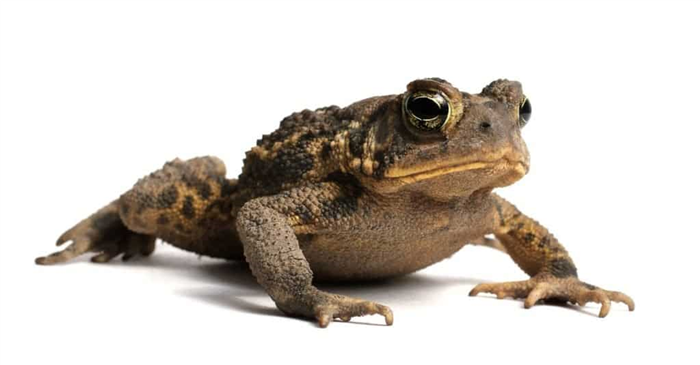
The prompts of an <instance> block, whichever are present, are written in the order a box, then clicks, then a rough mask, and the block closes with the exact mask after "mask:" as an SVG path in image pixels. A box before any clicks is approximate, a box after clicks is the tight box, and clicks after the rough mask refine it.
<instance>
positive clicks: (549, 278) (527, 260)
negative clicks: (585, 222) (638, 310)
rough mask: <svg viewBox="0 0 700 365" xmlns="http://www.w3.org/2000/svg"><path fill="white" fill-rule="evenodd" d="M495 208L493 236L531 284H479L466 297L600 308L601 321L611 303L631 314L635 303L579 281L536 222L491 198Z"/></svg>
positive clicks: (561, 251) (559, 247)
mask: <svg viewBox="0 0 700 365" xmlns="http://www.w3.org/2000/svg"><path fill="white" fill-rule="evenodd" d="M493 199H494V200H493V202H494V208H495V212H494V214H495V220H496V229H495V230H494V231H495V232H494V234H495V236H496V237H497V238H498V240H499V241H500V242H501V243H502V244H503V246H504V247H505V249H506V252H507V253H508V254H509V255H510V257H511V258H512V259H513V261H515V263H517V264H518V266H520V268H521V269H523V271H525V272H526V273H527V274H528V275H530V276H531V278H530V280H525V281H518V282H509V283H497V284H479V285H477V286H476V287H475V288H474V289H472V291H471V292H470V293H469V295H471V296H475V295H477V294H479V293H492V294H496V296H497V297H498V298H499V299H502V298H505V297H513V298H525V308H530V307H532V306H533V305H535V304H536V303H537V302H538V301H540V300H554V301H564V302H571V303H574V304H578V305H585V304H586V303H588V302H596V303H600V304H601V309H600V314H599V316H600V317H605V316H606V315H607V314H608V312H609V311H610V301H615V302H622V303H625V304H627V307H628V308H629V310H630V311H633V310H634V301H633V300H632V298H630V297H628V296H627V295H625V294H623V293H620V292H614V291H607V290H603V289H600V288H598V287H596V286H593V285H590V284H587V283H584V282H582V281H580V280H579V279H578V275H577V272H576V266H574V262H573V261H572V260H571V258H570V257H569V254H568V253H567V252H566V250H565V249H564V247H563V246H562V245H561V244H559V242H558V241H557V239H556V238H554V236H553V235H552V234H551V233H549V232H548V231H547V229H546V228H544V227H543V226H541V225H540V224H539V223H537V222H536V221H535V220H533V219H531V218H529V217H527V216H525V215H523V214H522V213H520V211H518V209H517V208H515V206H513V205H512V204H510V203H509V202H508V201H506V200H505V199H503V198H501V197H499V196H497V195H495V194H494V195H493Z"/></svg>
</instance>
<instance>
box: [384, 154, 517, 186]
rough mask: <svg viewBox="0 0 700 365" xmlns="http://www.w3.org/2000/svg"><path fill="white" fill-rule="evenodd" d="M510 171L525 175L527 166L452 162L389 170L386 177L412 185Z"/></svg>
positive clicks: (505, 162)
mask: <svg viewBox="0 0 700 365" xmlns="http://www.w3.org/2000/svg"><path fill="white" fill-rule="evenodd" d="M485 169H490V170H512V171H513V172H516V173H519V174H521V175H523V176H524V175H525V174H526V173H527V170H528V165H527V164H526V163H525V162H524V161H511V160H509V159H507V158H501V159H498V160H493V161H469V162H466V161H454V162H448V163H445V164H442V165H438V166H437V167H435V166H430V167H428V166H412V167H407V168H398V167H395V168H391V169H389V170H388V171H387V173H386V175H385V176H386V177H387V178H390V179H397V180H401V181H403V182H405V183H414V182H418V181H422V180H427V179H431V178H434V177H439V176H443V175H448V174H453V173H457V172H463V171H470V170H485Z"/></svg>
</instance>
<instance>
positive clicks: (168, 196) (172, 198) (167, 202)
mask: <svg viewBox="0 0 700 365" xmlns="http://www.w3.org/2000/svg"><path fill="white" fill-rule="evenodd" d="M178 194H179V193H178V192H177V188H176V187H175V185H170V186H168V187H167V188H166V189H165V190H163V191H161V192H160V193H159V194H158V197H156V201H155V204H152V205H151V206H149V207H148V208H158V209H168V208H170V207H172V206H173V204H175V203H176V202H177V198H178Z"/></svg>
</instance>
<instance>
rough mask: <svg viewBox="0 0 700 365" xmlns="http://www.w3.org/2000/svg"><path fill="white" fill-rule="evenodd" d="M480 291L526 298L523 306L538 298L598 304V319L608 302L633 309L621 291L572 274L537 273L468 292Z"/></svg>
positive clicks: (580, 303)
mask: <svg viewBox="0 0 700 365" xmlns="http://www.w3.org/2000/svg"><path fill="white" fill-rule="evenodd" d="M479 293H491V294H495V295H496V297H498V299H503V298H506V297H511V298H515V299H525V308H530V307H532V306H533V305H535V304H536V303H537V302H539V301H540V300H555V301H564V302H570V303H573V304H578V305H580V306H584V305H586V303H589V302H595V303H600V304H601V308H600V313H599V314H598V316H599V317H601V318H603V317H605V316H607V315H608V312H609V311H610V302H611V301H613V302H620V303H625V304H626V305H627V307H628V308H629V310H630V311H633V310H634V301H633V300H632V298H630V297H629V296H627V295H625V294H623V293H620V292H615V291H607V290H603V289H600V288H598V287H595V286H593V285H590V284H586V283H584V282H582V281H579V280H578V279H577V278H575V277H568V278H557V277H555V276H553V275H550V274H542V275H536V276H534V277H532V278H531V279H530V280H525V281H513V282H507V283H493V284H479V285H477V286H476V287H474V289H472V291H471V292H470V293H469V295H470V296H475V295H477V294H479Z"/></svg>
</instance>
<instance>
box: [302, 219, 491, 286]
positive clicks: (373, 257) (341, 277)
mask: <svg viewBox="0 0 700 365" xmlns="http://www.w3.org/2000/svg"><path fill="white" fill-rule="evenodd" d="M469 233H470V234H465V232H460V234H456V232H447V231H446V232H441V233H433V234H430V235H418V236H415V237H408V236H404V235H402V234H401V233H398V234H396V235H395V236H391V237H386V236H384V235H382V234H379V235H373V234H371V232H369V233H367V232H362V233H358V232H334V233H325V234H320V235H314V236H301V237H299V238H300V246H301V248H302V250H303V252H304V256H306V259H307V260H308V261H309V264H310V265H311V270H312V271H313V273H314V279H315V280H319V281H352V280H372V279H382V278H389V277H394V276H400V275H405V274H408V273H412V272H414V271H417V270H420V269H422V268H424V267H427V266H430V265H432V264H434V263H436V262H438V261H441V260H443V259H445V258H447V257H450V256H451V255H452V254H454V253H455V252H457V251H459V249H460V248H462V247H464V245H465V244H467V243H468V242H469V241H470V240H472V239H476V238H479V237H483V234H481V233H480V232H469Z"/></svg>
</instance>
